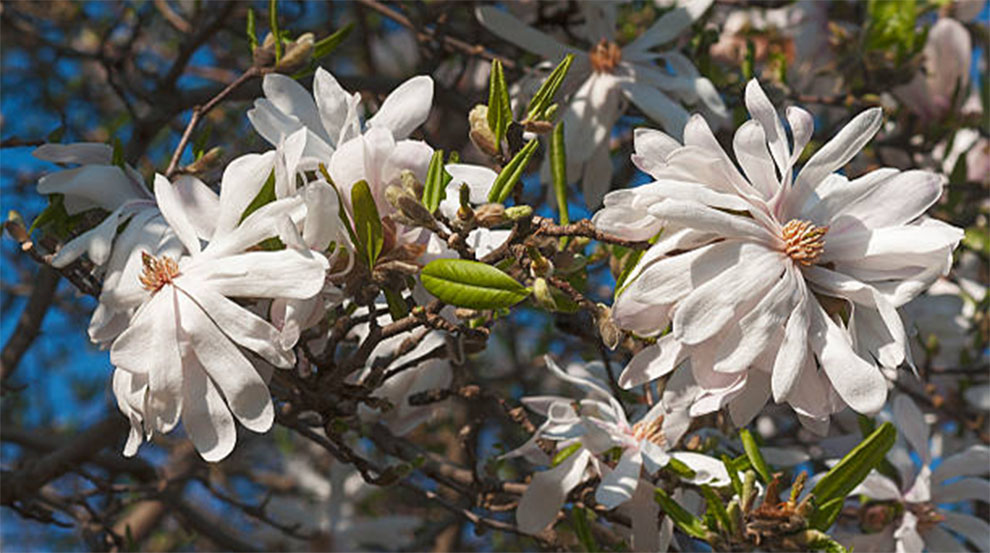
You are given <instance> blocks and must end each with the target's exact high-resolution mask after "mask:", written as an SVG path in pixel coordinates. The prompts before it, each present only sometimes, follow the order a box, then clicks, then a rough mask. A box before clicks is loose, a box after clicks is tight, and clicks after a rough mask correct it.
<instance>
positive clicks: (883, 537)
mask: <svg viewBox="0 0 990 553" xmlns="http://www.w3.org/2000/svg"><path fill="white" fill-rule="evenodd" d="M893 416H894V420H895V421H896V424H897V428H898V430H900V432H901V435H902V436H903V437H904V438H905V439H906V441H907V443H908V444H909V445H910V446H911V448H912V449H913V450H914V451H915V452H916V453H917V455H918V457H919V458H920V461H921V467H920V469H917V470H916V469H915V464H914V462H913V461H912V459H911V456H910V454H909V453H908V450H907V448H906V447H905V446H904V444H903V443H901V442H900V441H899V442H898V443H897V444H896V445H895V446H894V447H893V448H892V449H891V450H890V452H889V453H888V454H887V458H888V459H889V460H890V462H891V463H892V464H893V465H894V466H895V467H896V468H897V472H898V475H899V477H900V481H901V485H900V486H898V485H897V483H896V482H894V481H893V480H891V479H890V478H888V477H886V476H884V475H882V474H880V473H879V472H877V471H875V470H874V471H873V472H871V473H870V474H869V475H868V476H867V477H866V479H865V480H864V481H863V483H862V484H860V485H859V487H857V488H856V489H855V490H853V491H852V492H851V494H850V495H854V496H855V495H858V494H862V495H866V496H867V497H869V498H870V499H871V500H873V501H877V502H882V503H879V504H870V503H867V504H866V505H864V506H863V507H862V509H865V510H867V514H868V515H869V514H870V512H871V511H872V512H873V513H874V514H876V515H880V516H879V517H873V516H864V517H863V520H864V521H865V522H866V523H871V522H873V520H874V519H875V518H879V519H880V520H881V521H882V522H883V526H882V527H880V528H876V527H874V528H867V530H870V531H872V532H873V533H869V534H862V535H857V536H851V537H849V538H848V544H849V545H850V546H852V547H854V548H855V550H856V551H894V550H896V551H898V552H904V553H921V551H922V550H925V549H927V550H928V551H965V550H966V549H965V547H964V546H963V544H962V543H960V541H959V540H958V538H956V537H955V536H953V535H952V534H950V533H949V532H948V531H952V532H955V533H956V534H958V535H959V536H961V537H962V538H963V539H965V540H966V541H968V542H970V543H971V544H972V545H974V546H976V547H977V548H978V549H982V548H985V547H987V544H990V524H987V522H986V521H985V520H983V519H981V518H978V517H975V516H972V515H969V514H966V513H965V512H962V511H960V510H957V509H953V508H951V507H948V506H947V505H948V504H959V503H961V502H972V501H973V500H978V501H983V502H985V503H986V502H988V501H990V480H987V479H986V478H985V477H984V476H985V475H986V474H987V473H988V472H990V448H987V447H986V446H984V445H975V446H972V447H970V448H969V449H967V450H965V451H962V452H960V453H957V454H955V455H952V456H950V457H947V458H945V459H942V460H941V462H940V463H937V464H936V463H933V462H932V461H933V460H932V455H931V452H930V450H929V447H928V439H929V427H928V423H926V422H925V419H924V415H923V414H922V412H921V410H920V409H918V406H917V405H915V404H914V402H913V401H911V399H910V398H909V397H908V396H905V395H899V396H897V398H895V399H894V408H893ZM933 467H934V468H933ZM892 503H893V504H896V505H899V506H900V509H899V511H900V512H901V514H900V516H899V520H897V521H896V523H895V524H889V525H888V524H886V521H887V520H889V519H887V518H886V516H887V515H886V513H888V512H890V509H891V508H892V507H891V504H892Z"/></svg>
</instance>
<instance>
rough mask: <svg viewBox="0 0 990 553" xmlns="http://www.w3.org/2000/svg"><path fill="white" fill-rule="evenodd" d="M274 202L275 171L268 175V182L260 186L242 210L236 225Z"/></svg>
mask: <svg viewBox="0 0 990 553" xmlns="http://www.w3.org/2000/svg"><path fill="white" fill-rule="evenodd" d="M274 201H275V171H272V172H271V173H268V180H266V181H265V184H264V185H262V187H261V190H259V191H258V194H257V195H255V197H254V199H253V200H251V203H249V204H248V206H247V207H246V208H245V209H244V213H242V214H241V220H240V221H238V224H240V223H241V222H243V221H244V219H247V216H248V215H250V214H252V213H254V212H255V211H257V210H258V208H260V207H261V206H263V205H266V204H270V203H272V202H274Z"/></svg>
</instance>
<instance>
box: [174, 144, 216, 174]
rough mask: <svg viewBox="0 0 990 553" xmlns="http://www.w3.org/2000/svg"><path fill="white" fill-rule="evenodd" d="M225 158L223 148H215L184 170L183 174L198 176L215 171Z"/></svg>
mask: <svg viewBox="0 0 990 553" xmlns="http://www.w3.org/2000/svg"><path fill="white" fill-rule="evenodd" d="M222 156H223V148H221V147H220V146H214V147H212V148H210V149H209V150H208V151H207V152H206V153H205V154H203V155H202V156H200V158H199V159H197V160H196V161H194V162H192V163H190V164H189V165H186V166H185V167H183V168H182V172H184V173H189V174H193V175H197V174H200V173H205V172H206V171H209V170H210V169H213V168H214V167H215V166H216V165H217V162H219V161H220V158H221V157H222Z"/></svg>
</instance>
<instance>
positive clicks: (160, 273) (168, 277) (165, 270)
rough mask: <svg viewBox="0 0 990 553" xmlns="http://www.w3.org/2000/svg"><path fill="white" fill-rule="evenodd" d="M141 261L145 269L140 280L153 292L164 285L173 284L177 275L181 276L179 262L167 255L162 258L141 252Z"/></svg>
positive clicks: (145, 287)
mask: <svg viewBox="0 0 990 553" xmlns="http://www.w3.org/2000/svg"><path fill="white" fill-rule="evenodd" d="M141 263H142V264H143V265H144V271H143V272H142V273H141V276H139V277H138V280H140V281H141V284H142V285H144V289H145V290H148V291H150V292H151V293H152V294H154V293H155V292H157V291H159V290H161V289H162V286H165V285H166V284H171V283H172V280H173V279H175V277H177V276H179V264H178V263H176V262H175V260H174V259H172V258H171V257H169V256H167V255H163V256H161V257H160V258H158V257H155V256H153V255H151V254H149V253H147V252H141Z"/></svg>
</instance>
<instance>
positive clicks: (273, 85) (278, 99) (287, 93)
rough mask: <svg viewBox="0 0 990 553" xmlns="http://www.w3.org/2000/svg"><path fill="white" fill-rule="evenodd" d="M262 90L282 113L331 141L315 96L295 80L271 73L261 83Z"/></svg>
mask: <svg viewBox="0 0 990 553" xmlns="http://www.w3.org/2000/svg"><path fill="white" fill-rule="evenodd" d="M261 88H262V90H264V92H265V97H267V98H268V100H270V101H271V103H272V104H273V105H274V106H275V107H276V108H278V109H279V110H280V111H281V112H282V113H285V114H287V115H291V116H293V117H295V118H296V119H298V120H299V122H300V123H302V124H303V125H304V126H305V127H306V128H308V129H309V130H311V131H313V133H315V134H316V135H317V136H319V137H320V138H322V139H323V140H325V141H327V142H329V141H330V136H329V135H327V131H326V129H324V128H323V123H322V122H321V121H320V112H319V110H317V108H316V102H315V101H314V100H313V96H312V95H310V93H309V92H308V91H307V90H306V89H305V88H304V87H303V86H302V85H301V84H299V83H297V82H296V81H295V79H293V78H291V77H287V76H285V75H280V74H278V73H269V74H267V75H265V78H264V80H263V81H262V82H261Z"/></svg>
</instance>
